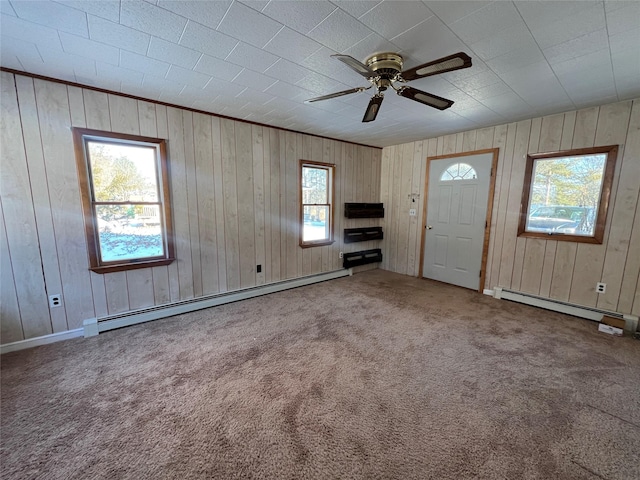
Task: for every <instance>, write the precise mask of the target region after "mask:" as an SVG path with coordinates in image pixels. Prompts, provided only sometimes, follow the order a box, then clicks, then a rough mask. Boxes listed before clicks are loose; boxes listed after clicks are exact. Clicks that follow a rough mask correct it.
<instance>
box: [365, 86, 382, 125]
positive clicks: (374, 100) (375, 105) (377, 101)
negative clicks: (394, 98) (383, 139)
mask: <svg viewBox="0 0 640 480" xmlns="http://www.w3.org/2000/svg"><path fill="white" fill-rule="evenodd" d="M383 99H384V96H383V95H382V94H381V93H378V94H376V95H374V96H373V97H371V100H369V105H368V106H367V111H366V112H364V117H362V122H363V123H366V122H373V121H374V120H375V119H376V116H377V115H378V111H379V110H380V105H381V104H382V100H383Z"/></svg>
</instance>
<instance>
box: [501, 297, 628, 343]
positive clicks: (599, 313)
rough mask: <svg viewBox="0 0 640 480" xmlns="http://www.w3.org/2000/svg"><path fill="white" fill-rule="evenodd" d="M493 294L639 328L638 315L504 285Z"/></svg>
mask: <svg viewBox="0 0 640 480" xmlns="http://www.w3.org/2000/svg"><path fill="white" fill-rule="evenodd" d="M493 296H494V298H498V299H502V300H510V301H512V302H518V303H524V304H527V305H532V306H534V307H540V308H544V309H546V310H553V311H555V312H560V313H566V314H568V315H573V316H574V317H581V318H586V319H587V320H593V321H595V322H600V321H601V320H602V317H603V316H604V315H608V316H610V317H615V318H620V319H623V320H624V321H625V330H628V331H630V332H635V331H636V329H637V328H638V317H636V316H635V315H626V314H622V313H618V312H610V311H608V310H602V309H598V308H592V307H585V306H582V305H576V304H573V303H568V302H563V301H561V300H552V299H549V298H544V297H539V296H537V295H532V294H529V293H523V292H518V291H515V290H509V289H507V288H502V287H494V288H493Z"/></svg>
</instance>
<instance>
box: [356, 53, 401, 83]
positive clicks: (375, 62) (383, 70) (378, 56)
mask: <svg viewBox="0 0 640 480" xmlns="http://www.w3.org/2000/svg"><path fill="white" fill-rule="evenodd" d="M402 63H403V58H402V56H401V55H398V54H397V53H391V52H384V53H374V54H373V55H371V56H370V57H369V58H367V59H366V60H365V65H367V67H369V68H370V69H371V70H373V71H374V72H376V73H377V74H378V75H379V76H380V78H381V79H383V80H388V81H394V80H396V78H397V76H398V75H399V74H400V72H401V71H402Z"/></svg>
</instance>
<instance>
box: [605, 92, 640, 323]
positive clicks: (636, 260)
mask: <svg viewBox="0 0 640 480" xmlns="http://www.w3.org/2000/svg"><path fill="white" fill-rule="evenodd" d="M634 132H635V135H634ZM638 132H640V102H639V101H638V100H636V101H634V102H633V110H632V111H631V121H630V122H629V133H628V135H627V142H626V145H625V152H624V161H625V164H626V162H627V161H630V162H631V163H632V165H633V166H632V168H636V169H637V168H638V167H639V166H640V162H639V161H638V158H640V135H638ZM634 157H635V160H634ZM638 177H640V174H638V173H636V174H635V175H633V176H631V178H630V180H632V179H633V178H638ZM620 188H622V186H621V187H620ZM618 191H620V189H619V190H618ZM616 202H617V199H616ZM609 259H610V257H607V260H609ZM617 261H618V259H615V260H614V262H617ZM607 268H611V267H608V266H607ZM618 268H620V267H619V266H618ZM637 272H640V192H639V193H638V198H636V208H635V215H634V221H633V227H632V231H631V237H630V239H629V246H628V249H627V256H626V261H625V263H624V274H623V277H622V285H621V287H620V298H619V300H618V307H617V311H619V312H629V311H635V312H636V313H635V315H637V312H638V310H637V309H638V308H640V304H636V305H635V307H634V303H633V301H634V298H633V297H634V294H633V292H634V291H635V292H638V291H640V283H638V279H637V278H636V273H637ZM607 274H608V271H607V270H605V271H604V272H603V279H604V278H605V275H607ZM632 308H635V310H632Z"/></svg>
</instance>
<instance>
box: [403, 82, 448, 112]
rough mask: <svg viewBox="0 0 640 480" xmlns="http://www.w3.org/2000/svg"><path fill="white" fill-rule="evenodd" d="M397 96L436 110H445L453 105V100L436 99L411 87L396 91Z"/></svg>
mask: <svg viewBox="0 0 640 480" xmlns="http://www.w3.org/2000/svg"><path fill="white" fill-rule="evenodd" d="M398 95H401V96H403V97H405V98H408V99H409V100H413V101H415V102H418V103H423V104H424V105H429V106H430V107H433V108H437V109H438V110H446V109H447V108H449V107H450V106H451V105H453V100H447V99H446V98H442V97H438V96H437V95H432V94H430V93H427V92H423V91H422V90H418V89H417V88H413V87H402V88H401V89H400V90H398Z"/></svg>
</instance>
